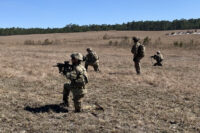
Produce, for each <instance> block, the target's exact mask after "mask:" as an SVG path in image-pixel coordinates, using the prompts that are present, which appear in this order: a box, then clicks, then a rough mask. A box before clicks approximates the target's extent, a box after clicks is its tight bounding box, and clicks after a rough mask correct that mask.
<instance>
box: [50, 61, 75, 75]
mask: <svg viewBox="0 0 200 133" xmlns="http://www.w3.org/2000/svg"><path fill="white" fill-rule="evenodd" d="M53 67H58V70H59V73H62V74H63V75H66V73H67V72H71V71H72V65H71V64H69V61H64V63H57V65H54V66H53Z"/></svg>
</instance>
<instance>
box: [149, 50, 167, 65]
mask: <svg viewBox="0 0 200 133" xmlns="http://www.w3.org/2000/svg"><path fill="white" fill-rule="evenodd" d="M151 58H153V59H154V60H156V63H155V64H154V66H162V61H163V59H164V58H163V55H162V54H161V52H160V51H157V52H156V54H155V55H153V56H151Z"/></svg>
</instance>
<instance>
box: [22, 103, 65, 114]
mask: <svg viewBox="0 0 200 133" xmlns="http://www.w3.org/2000/svg"><path fill="white" fill-rule="evenodd" d="M24 110H26V111H29V112H32V113H46V112H50V111H53V112H55V113H67V112H68V110H67V109H65V108H63V107H62V106H60V105H57V104H50V105H44V106H40V107H30V106H26V107H25V108H24Z"/></svg>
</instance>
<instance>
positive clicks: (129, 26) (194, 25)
mask: <svg viewBox="0 0 200 133" xmlns="http://www.w3.org/2000/svg"><path fill="white" fill-rule="evenodd" d="M185 29H200V18H199V19H188V20H186V19H180V20H173V21H132V22H128V23H123V24H113V25H110V24H102V25H96V24H92V25H82V26H79V25H77V24H69V25H66V26H65V27H63V28H46V29H44V28H28V29H27V28H15V27H12V28H0V35H1V36H5V35H25V34H47V33H68V32H85V31H108V30H121V31H127V30H143V31H158V30H185Z"/></svg>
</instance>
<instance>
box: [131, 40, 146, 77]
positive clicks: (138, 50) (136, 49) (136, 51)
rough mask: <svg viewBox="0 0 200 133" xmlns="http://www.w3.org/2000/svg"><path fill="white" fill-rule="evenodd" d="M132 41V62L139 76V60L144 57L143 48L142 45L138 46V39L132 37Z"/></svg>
mask: <svg viewBox="0 0 200 133" xmlns="http://www.w3.org/2000/svg"><path fill="white" fill-rule="evenodd" d="M132 39H133V42H134V44H133V47H132V49H131V53H132V54H133V61H134V63H135V69H136V72H137V74H138V75H139V74H140V73H141V66H140V60H141V59H142V58H143V57H144V55H145V47H144V45H142V44H140V42H139V38H136V37H133V38H132Z"/></svg>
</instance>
